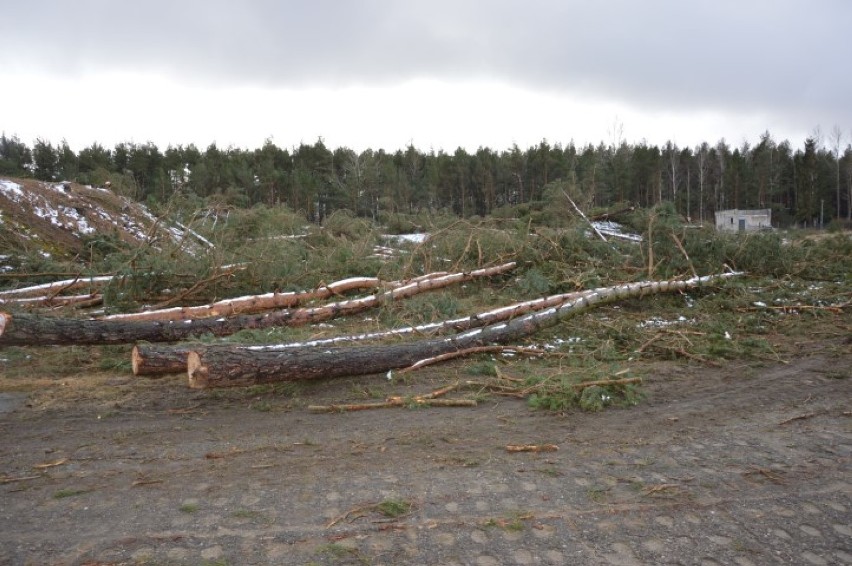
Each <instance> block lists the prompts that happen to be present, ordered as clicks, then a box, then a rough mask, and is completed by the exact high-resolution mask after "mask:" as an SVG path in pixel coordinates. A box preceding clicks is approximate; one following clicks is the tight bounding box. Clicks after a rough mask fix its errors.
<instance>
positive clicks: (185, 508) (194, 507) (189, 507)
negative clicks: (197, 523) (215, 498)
mask: <svg viewBox="0 0 852 566" xmlns="http://www.w3.org/2000/svg"><path fill="white" fill-rule="evenodd" d="M199 509H200V507H199V505H198V503H184V504H182V505H181V506H180V507H178V510H179V511H180V512H181V513H197V512H198V510H199Z"/></svg>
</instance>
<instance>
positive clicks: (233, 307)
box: [101, 277, 383, 320]
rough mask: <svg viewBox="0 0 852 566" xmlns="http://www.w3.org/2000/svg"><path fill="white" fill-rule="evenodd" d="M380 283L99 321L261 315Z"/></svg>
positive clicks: (341, 284) (359, 281) (355, 281)
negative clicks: (261, 313) (264, 312)
mask: <svg viewBox="0 0 852 566" xmlns="http://www.w3.org/2000/svg"><path fill="white" fill-rule="evenodd" d="M382 286H383V283H382V281H381V280H380V279H377V278H376V277H352V278H350V279H343V280H341V281H336V282H334V283H331V284H329V285H322V286H320V287H317V288H316V289H314V290H313V291H299V292H289V293H265V294H263V295H250V296H246V297H236V298H234V299H226V300H224V301H217V302H215V303H211V304H209V305H199V306H195V307H174V308H168V309H159V310H150V311H144V312H135V313H122V314H113V315H109V316H104V317H101V319H102V320H191V319H196V318H210V317H222V316H234V315H237V314H253V313H258V312H263V311H269V310H275V309H284V308H291V307H294V306H296V305H298V304H301V303H304V302H306V301H312V300H323V299H327V298H329V297H331V296H334V295H339V294H342V293H345V292H347V291H354V290H362V289H377V288H379V287H382Z"/></svg>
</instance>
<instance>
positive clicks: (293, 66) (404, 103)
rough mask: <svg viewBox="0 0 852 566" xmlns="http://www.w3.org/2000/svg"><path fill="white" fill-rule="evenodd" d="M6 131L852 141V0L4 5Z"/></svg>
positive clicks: (241, 140) (165, 136)
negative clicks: (838, 137) (817, 134)
mask: <svg viewBox="0 0 852 566" xmlns="http://www.w3.org/2000/svg"><path fill="white" fill-rule="evenodd" d="M0 15H2V19H0V41H2V44H1V45H2V48H0V130H2V131H3V132H5V133H6V135H18V136H19V137H20V138H21V139H22V141H24V142H26V143H28V144H32V142H33V141H34V140H35V138H36V137H41V138H43V139H47V140H49V141H51V142H53V143H58V142H59V141H60V140H62V139H63V138H65V139H67V141H68V143H69V144H70V145H71V147H72V148H73V149H75V150H80V149H82V148H83V147H86V146H88V145H91V143H93V142H99V143H101V144H103V145H105V146H107V147H112V146H113V145H114V144H115V143H117V142H121V141H135V142H138V143H144V142H146V141H152V142H154V143H156V144H157V145H158V146H159V147H160V148H161V149H165V147H166V146H168V145H169V144H171V145H177V144H187V143H194V144H196V145H197V146H198V147H199V148H201V149H204V148H205V147H207V146H208V145H209V144H210V143H212V142H216V143H217V144H218V145H219V146H220V147H227V146H229V145H234V146H237V147H242V148H248V149H253V148H256V147H260V146H261V145H262V144H263V142H264V140H265V139H267V138H271V139H272V140H273V141H274V142H275V143H276V144H277V145H279V146H281V147H291V146H294V145H298V144H299V143H301V142H305V143H313V142H314V141H316V140H317V138H318V137H320V136H321V137H322V138H323V139H324V140H325V142H326V144H327V145H328V146H330V147H332V148H334V147H339V146H347V147H351V148H352V149H355V150H359V151H360V150H363V149H366V148H368V147H369V148H373V149H379V148H383V149H386V150H388V151H394V150H396V149H399V148H402V147H405V146H406V145H408V144H409V143H412V144H414V145H415V146H416V147H418V148H420V149H423V150H429V149H430V148H431V149H435V150H439V149H444V150H446V151H448V152H452V151H454V150H455V148H456V147H458V146H462V147H465V148H467V149H468V150H475V149H476V148H477V147H479V146H487V147H490V148H492V149H495V150H503V149H508V148H509V147H511V145H512V144H514V143H517V144H518V146H520V147H521V148H522V149H525V148H527V147H528V146H530V145H535V144H537V143H538V142H539V141H541V140H542V139H545V138H546V139H547V140H548V141H549V142H550V143H552V144H555V143H562V144H563V145H564V144H567V143H569V142H571V141H572V140H573V141H574V142H575V143H577V144H586V143H595V144H597V143H599V142H601V141H603V142H605V143H611V142H612V141H613V140H614V139H617V138H618V134H619V133H622V136H621V137H622V139H624V140H626V141H628V142H631V143H632V142H638V141H640V140H642V139H645V140H647V141H648V142H650V143H656V144H663V143H665V142H666V141H667V140H671V141H673V142H675V143H677V144H678V145H680V146H686V145H690V146H693V145H695V144H697V143H699V142H701V141H708V142H710V143H715V142H717V141H718V140H719V139H721V138H725V139H726V140H727V141H728V143H731V144H733V145H740V144H741V143H742V142H743V141H748V142H750V143H754V142H756V141H758V139H759V136H760V134H761V133H762V132H764V131H767V130H768V131H769V132H770V133H772V135H773V137H774V138H775V139H776V140H779V141H780V140H783V139H789V140H790V141H791V142H792V143H793V144H794V146H799V145H801V142H802V141H803V140H804V138H805V137H806V136H808V135H810V134H812V133H813V132H814V130H815V128H817V127H819V128H821V131H822V132H823V134H824V135H825V136H826V137H828V134H829V133H830V132H831V130H832V129H833V128H834V127H835V126H838V127H840V128H841V130H842V131H843V133H844V135H845V137H846V140H847V142H848V141H850V139H852V65H850V56H852V1H850V0H736V1H734V0H713V1H712V2H711V1H702V2H698V1H692V0H585V1H581V0H518V1H511V0H487V1H486V0H428V1H424V0H305V1H295V0H239V1H237V0H234V1H226V0H203V1H202V0H198V1H190V0H168V1H164V0H146V1H135V2H125V1H116V0H75V1H73V2H71V1H65V0H54V1H49V0H27V1H26V2H24V1H21V0H0Z"/></svg>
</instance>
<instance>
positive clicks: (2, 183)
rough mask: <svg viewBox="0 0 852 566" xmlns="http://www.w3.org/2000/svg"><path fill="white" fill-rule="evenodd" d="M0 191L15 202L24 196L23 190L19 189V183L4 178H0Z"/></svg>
mask: <svg viewBox="0 0 852 566" xmlns="http://www.w3.org/2000/svg"><path fill="white" fill-rule="evenodd" d="M0 191H2V192H3V193H5V194H6V196H7V197H8V198H10V199H12V200H14V201H16V202H17V201H18V199H20V198H23V197H24V192H23V191H22V190H21V185H19V184H18V183H13V182H12V181H8V180H5V179H0Z"/></svg>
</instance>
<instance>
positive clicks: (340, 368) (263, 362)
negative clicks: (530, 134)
mask: <svg viewBox="0 0 852 566" xmlns="http://www.w3.org/2000/svg"><path fill="white" fill-rule="evenodd" d="M734 275H737V274H735V273H726V274H721V275H710V276H705V277H697V278H693V279H689V280H686V281H651V282H643V283H631V284H626V285H617V286H615V287H607V288H605V289H601V290H599V291H596V292H593V293H588V294H585V295H583V296H581V297H580V298H578V299H576V300H574V301H569V302H567V303H564V304H563V305H561V306H559V307H556V308H551V309H547V310H544V311H540V312H535V313H531V314H528V315H525V316H522V317H520V318H517V319H514V320H512V321H510V322H507V323H498V324H492V325H489V326H487V327H485V328H481V329H475V330H470V331H467V332H463V333H460V334H457V335H455V336H451V337H447V338H432V339H426V340H420V341H416V342H408V343H402V344H391V345H375V346H362V347H330V348H308V349H290V350H283V351H282V350H278V351H274V350H250V349H246V348H234V349H227V350H226V349H221V348H217V349H210V350H207V351H206V352H190V353H189V355H188V358H187V374H188V378H189V386H190V387H193V388H204V387H232V386H240V385H251V384H257V383H268V382H276V381H294V380H304V379H316V378H332V377H342V376H354V375H367V374H374V373H385V372H387V371H389V370H393V369H398V368H402V367H407V366H410V365H412V364H414V363H415V362H417V361H419V360H423V359H428V358H432V357H435V356H439V355H442V354H446V353H450V352H455V351H458V350H464V349H469V348H475V347H478V346H486V345H489V344H505V343H507V342H511V341H516V340H518V339H519V338H522V337H526V336H530V335H532V334H534V333H536V332H537V331H539V330H541V329H542V328H546V327H549V326H553V325H555V324H557V323H559V322H560V321H561V320H563V319H565V318H567V317H569V316H574V315H576V314H578V313H581V312H584V311H586V310H588V309H590V308H592V307H595V306H598V305H602V304H606V303H611V302H615V301H617V300H621V299H627V298H630V297H643V296H646V295H650V294H656V293H665V292H672V291H681V290H685V289H692V288H696V287H701V286H705V285H708V284H712V283H715V282H717V281H721V280H724V279H726V278H728V277H732V276H734Z"/></svg>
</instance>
